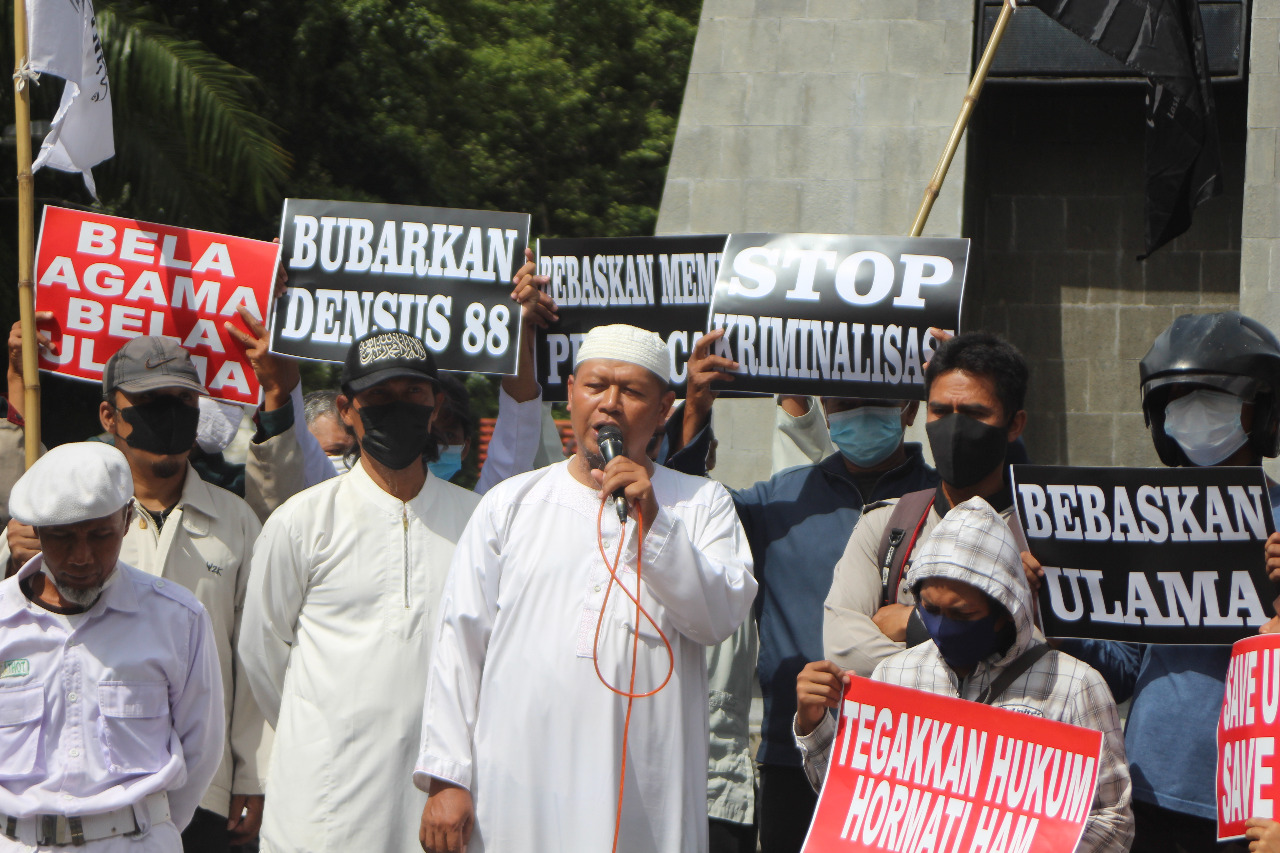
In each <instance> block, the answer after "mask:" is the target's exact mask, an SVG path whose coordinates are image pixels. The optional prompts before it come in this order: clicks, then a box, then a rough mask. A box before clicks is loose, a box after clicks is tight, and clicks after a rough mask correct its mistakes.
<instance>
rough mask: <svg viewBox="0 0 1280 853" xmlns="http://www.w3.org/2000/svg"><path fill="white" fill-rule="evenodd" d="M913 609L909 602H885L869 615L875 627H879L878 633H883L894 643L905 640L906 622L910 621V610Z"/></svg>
mask: <svg viewBox="0 0 1280 853" xmlns="http://www.w3.org/2000/svg"><path fill="white" fill-rule="evenodd" d="M912 610H915V608H914V607H912V606H911V605H910V604H886V605H885V606H884V607H881V608H880V609H879V610H877V611H876V615H875V616H872V617H871V621H872V622H875V623H876V627H877V628H879V629H880V633H881V634H884V635H885V636H886V637H888V638H889V639H890V640H893V641H894V642H895V643H905V642H906V641H907V623H908V622H910V621H911V611H912Z"/></svg>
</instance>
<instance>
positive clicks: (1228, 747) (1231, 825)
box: [1217, 634, 1280, 841]
mask: <svg viewBox="0 0 1280 853" xmlns="http://www.w3.org/2000/svg"><path fill="white" fill-rule="evenodd" d="M1278 717H1280V634H1261V635H1254V636H1252V637H1246V638H1245V639H1243V640H1240V641H1239V642H1237V643H1236V644H1235V645H1234V646H1232V648H1231V665H1230V666H1229V667H1228V668H1227V689H1226V693H1225V694H1224V696H1223V699H1222V715H1221V716H1220V717H1219V718H1218V775H1217V797H1218V839H1219V840H1221V841H1225V840H1227V839H1229V838H1241V837H1243V836H1244V831H1245V825H1244V822H1245V821H1246V820H1248V819H1249V818H1251V817H1265V818H1271V819H1273V820H1274V819H1275V818H1276V816H1277V805H1280V803H1278V802H1277V801H1278V800H1280V777H1278V776H1277V775H1276V770H1277V766H1276V738H1277V737H1278V736H1280V719H1277V718H1278Z"/></svg>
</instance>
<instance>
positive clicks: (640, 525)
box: [591, 497, 676, 853]
mask: <svg viewBox="0 0 1280 853" xmlns="http://www.w3.org/2000/svg"><path fill="white" fill-rule="evenodd" d="M608 502H609V501H608V498H607V497H605V498H601V500H600V512H599V513H598V514H597V515H596V544H597V545H598V546H599V548H600V558H601V559H602V560H604V566H605V568H606V569H608V570H609V583H608V585H607V586H606V587H605V590H604V602H603V603H602V604H601V605H600V614H599V615H598V616H597V617H596V633H595V638H594V639H593V640H592V643H591V662H592V664H593V665H594V666H595V669H596V678H598V679H600V683H601V684H603V685H604V686H605V687H607V688H609V689H610V690H611V691H613V692H614V693H616V694H618V695H619V696H624V697H626V700H627V715H626V718H625V719H624V721H623V724H622V769H621V771H620V772H619V774H618V811H617V815H616V817H615V818H614V823H613V851H614V853H617V850H618V835H619V834H620V833H621V831H622V797H623V795H624V793H625V792H626V780H627V743H628V740H629V738H630V734H631V706H632V703H634V702H635V700H636V699H644V698H646V697H649V696H654V695H656V694H657V693H658V692H659V691H661V690H662V688H664V687H666V686H667V683H668V682H670V681H671V676H672V675H673V674H674V673H675V669H676V657H675V653H674V652H673V651H672V650H671V641H670V640H668V639H667V635H666V634H664V633H663V632H662V628H660V627H659V626H658V623H657V621H655V620H654V618H653V617H652V616H650V615H649V611H647V610H645V608H644V605H642V604H641V603H640V580H641V578H640V570H641V566H642V565H643V564H644V512H643V511H642V510H641V509H640V504H639V503H638V502H637V503H636V504H634V506H635V511H636V594H635V595H632V594H631V591H630V590H629V589H627V586H626V584H624V583H623V582H622V581H621V580H620V579H619V578H618V565H619V563H620V562H621V560H622V545H623V542H624V541H625V540H626V532H627V531H626V527H627V525H626V522H625V521H624V522H623V523H622V526H621V527H620V528H619V530H618V551H617V553H616V554H615V555H614V557H613V562H610V561H609V555H608V554H607V553H606V552H605V550H604V531H603V528H602V523H603V519H604V508H605V505H606V504H607V503H608ZM615 583H616V584H617V585H618V587H619V588H620V589H621V590H622V591H623V592H624V593H625V594H626V596H627V597H628V598H630V599H631V600H632V601H634V602H635V605H636V616H635V621H636V624H635V635H634V636H633V637H632V640H631V681H630V683H629V684H628V686H627V689H626V690H623V689H621V688H619V687H615V686H613V685H612V684H610V683H609V680H608V679H607V678H605V677H604V673H602V672H601V671H600V626H601V624H602V623H603V622H604V614H605V611H606V609H608V606H609V594H610V593H611V592H612V591H613V585H614V584H615ZM642 615H643V616H644V618H645V619H646V620H648V622H649V624H650V625H652V626H653V628H654V630H655V631H657V632H658V636H659V637H661V638H662V644H663V646H665V647H666V650H667V677H666V678H664V679H662V683H661V684H659V685H658V686H657V687H655V688H654V689H652V690H650V691H648V692H647V693H636V692H635V691H636V665H637V660H638V658H639V655H640V617H641V616H642Z"/></svg>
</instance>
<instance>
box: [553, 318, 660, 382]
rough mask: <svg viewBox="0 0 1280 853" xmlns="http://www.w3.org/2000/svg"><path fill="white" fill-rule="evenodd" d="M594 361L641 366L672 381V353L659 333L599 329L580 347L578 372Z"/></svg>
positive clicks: (623, 327) (617, 326) (619, 327)
mask: <svg viewBox="0 0 1280 853" xmlns="http://www.w3.org/2000/svg"><path fill="white" fill-rule="evenodd" d="M593 358H607V359H611V360H613V361H625V362H626V363H627V364H638V365H640V366H641V367H643V368H645V369H646V370H648V371H650V372H652V373H655V374H657V376H658V378H659V379H661V380H662V381H663V382H670V381H671V351H670V350H668V349H667V345H666V344H664V343H663V342H662V338H661V337H659V336H658V334H657V333H656V332H649V331H645V330H644V329H638V328H636V327H635V326H627V325H623V324H622V323H617V324H615V325H612V326H596V327H595V328H594V329H592V330H591V331H590V332H588V333H587V336H586V337H585V338H583V340H582V345H581V346H580V347H578V357H577V358H575V359H574V360H573V369H574V370H577V369H578V365H580V364H582V362H584V361H587V360H589V359H593Z"/></svg>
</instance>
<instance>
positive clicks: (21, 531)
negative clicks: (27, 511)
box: [5, 519, 40, 576]
mask: <svg viewBox="0 0 1280 853" xmlns="http://www.w3.org/2000/svg"><path fill="white" fill-rule="evenodd" d="M5 535H6V536H7V537H8V539H9V568H8V571H7V572H6V576H8V575H9V574H12V573H13V572H16V571H18V569H20V568H22V567H23V566H25V565H26V564H27V561H28V560H30V559H31V558H32V557H34V556H35V555H36V554H39V553H40V540H39V539H38V538H36V531H35V528H34V527H32V526H31V525H29V524H23V523H22V522H20V521H16V520H13V519H10V520H9V527H8V529H7V530H6V531H5Z"/></svg>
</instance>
